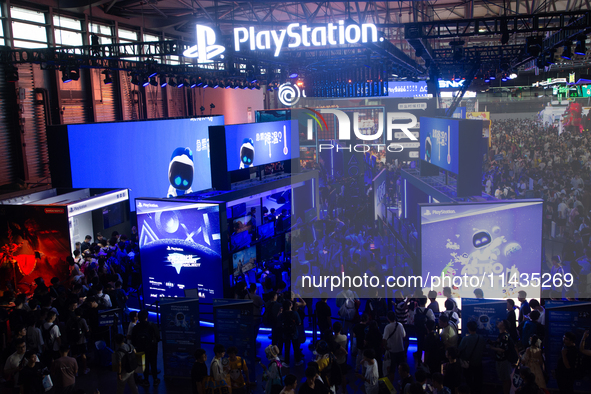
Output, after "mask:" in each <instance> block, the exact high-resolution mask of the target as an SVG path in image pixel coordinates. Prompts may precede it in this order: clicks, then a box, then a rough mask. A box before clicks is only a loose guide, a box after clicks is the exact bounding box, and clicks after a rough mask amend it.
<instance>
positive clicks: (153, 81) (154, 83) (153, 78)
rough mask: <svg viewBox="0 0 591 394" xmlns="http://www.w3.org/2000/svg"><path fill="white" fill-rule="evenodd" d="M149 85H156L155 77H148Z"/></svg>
mask: <svg viewBox="0 0 591 394" xmlns="http://www.w3.org/2000/svg"><path fill="white" fill-rule="evenodd" d="M150 85H152V86H158V81H156V77H150Z"/></svg>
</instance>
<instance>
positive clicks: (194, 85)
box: [191, 78, 197, 89]
mask: <svg viewBox="0 0 591 394" xmlns="http://www.w3.org/2000/svg"><path fill="white" fill-rule="evenodd" d="M196 87H197V81H196V80H195V78H192V79H191V89H195V88H196Z"/></svg>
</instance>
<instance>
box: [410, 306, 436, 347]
mask: <svg viewBox="0 0 591 394" xmlns="http://www.w3.org/2000/svg"><path fill="white" fill-rule="evenodd" d="M426 304H427V298H426V297H424V296H421V297H419V298H418V299H417V307H416V308H415V309H414V311H413V312H412V318H413V323H414V329H415V335H416V338H417V354H418V357H419V358H422V355H423V351H424V350H425V339H426V337H427V320H431V321H433V322H434V321H435V315H434V314H433V311H432V310H431V309H429V308H427V307H425V305H426Z"/></svg>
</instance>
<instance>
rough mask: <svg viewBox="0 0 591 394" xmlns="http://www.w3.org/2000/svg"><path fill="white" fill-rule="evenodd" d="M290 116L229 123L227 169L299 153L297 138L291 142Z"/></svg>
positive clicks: (231, 169) (244, 166) (290, 157)
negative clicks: (278, 119)
mask: <svg viewBox="0 0 591 394" xmlns="http://www.w3.org/2000/svg"><path fill="white" fill-rule="evenodd" d="M292 127H293V129H294V130H296V132H297V124H293V121H291V120H285V121H279V122H266V123H248V124H240V125H232V126H226V127H225V129H226V157H227V160H228V171H234V170H239V169H243V168H248V167H256V166H262V165H265V164H269V163H274V162H277V161H284V160H290V159H292V158H295V157H299V155H300V151H299V147H298V146H297V142H295V143H294V142H292V138H291V132H292Z"/></svg>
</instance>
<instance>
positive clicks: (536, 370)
mask: <svg viewBox="0 0 591 394" xmlns="http://www.w3.org/2000/svg"><path fill="white" fill-rule="evenodd" d="M529 345H530V346H529V347H528V348H527V349H525V353H524V354H523V355H522V356H521V361H522V362H523V365H524V366H526V367H528V368H529V370H530V371H531V373H533V375H534V377H535V382H536V385H537V386H538V387H539V388H541V389H545V388H546V379H545V378H544V356H543V354H542V341H541V340H540V338H538V336H537V335H533V336H531V337H530V338H529Z"/></svg>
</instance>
